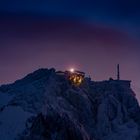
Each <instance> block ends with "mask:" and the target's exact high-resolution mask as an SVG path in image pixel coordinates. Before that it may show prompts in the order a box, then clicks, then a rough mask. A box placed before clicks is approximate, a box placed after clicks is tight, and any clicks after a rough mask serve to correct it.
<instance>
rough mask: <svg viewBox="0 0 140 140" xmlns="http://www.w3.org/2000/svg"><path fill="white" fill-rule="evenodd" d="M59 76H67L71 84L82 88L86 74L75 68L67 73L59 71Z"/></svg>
mask: <svg viewBox="0 0 140 140" xmlns="http://www.w3.org/2000/svg"><path fill="white" fill-rule="evenodd" d="M57 74H59V75H64V76H66V78H67V79H68V80H69V81H70V82H71V84H72V85H75V86H80V85H81V84H82V83H83V81H84V78H85V73H84V72H81V71H77V70H75V69H73V68H72V69H70V70H68V71H65V72H62V71H58V72H57Z"/></svg>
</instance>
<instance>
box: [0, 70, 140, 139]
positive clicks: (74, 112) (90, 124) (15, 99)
mask: <svg viewBox="0 0 140 140" xmlns="http://www.w3.org/2000/svg"><path fill="white" fill-rule="evenodd" d="M10 128H11V129H10ZM0 139H2V140H14V139H16V140H123V139H127V140H139V139H140V108H139V105H138V102H137V100H136V98H135V96H134V92H133V91H132V90H131V87H130V85H129V82H128V81H117V80H109V81H102V82H94V81H91V80H90V79H89V78H85V80H84V83H83V84H82V85H81V86H80V87H75V86H73V85H71V84H70V82H69V81H68V79H67V78H66V77H65V76H63V75H58V74H57V73H56V71H55V69H39V70H37V71H35V72H33V73H31V74H29V75H27V76H26V77H25V78H23V79H21V80H18V81H16V82H15V83H13V84H10V85H3V86H1V87H0Z"/></svg>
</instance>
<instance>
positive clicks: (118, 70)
mask: <svg viewBox="0 0 140 140" xmlns="http://www.w3.org/2000/svg"><path fill="white" fill-rule="evenodd" d="M117 80H120V65H119V64H118V65H117Z"/></svg>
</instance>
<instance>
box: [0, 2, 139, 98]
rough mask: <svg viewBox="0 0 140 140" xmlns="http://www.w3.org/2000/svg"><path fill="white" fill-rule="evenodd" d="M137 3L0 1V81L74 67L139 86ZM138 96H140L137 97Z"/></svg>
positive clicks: (97, 75)
mask: <svg viewBox="0 0 140 140" xmlns="http://www.w3.org/2000/svg"><path fill="white" fill-rule="evenodd" d="M139 7H140V2H139V1H138V0H127V1H126V0H106V1H105V0H96V1H93V0H85V1H83V0H67V1H66V0H65V1H64V0H61V1H58V0H3V1H0V83H8V82H13V81H14V80H16V79H19V78H21V77H23V76H24V75H26V74H27V73H29V72H32V71H34V70H36V69H38V68H40V67H56V68H57V69H61V70H65V69H68V68H70V67H75V68H77V69H79V70H83V71H85V72H86V73H87V75H91V77H92V78H93V79H94V80H104V79H108V78H109V77H113V78H115V76H116V64H117V63H120V66H121V77H122V79H130V80H132V81H133V82H132V84H133V85H134V86H135V87H136V90H137V91H138V90H139V87H140V76H139V71H140V63H139V60H140V8H139ZM138 97H139V98H140V95H139V94H138Z"/></svg>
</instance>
